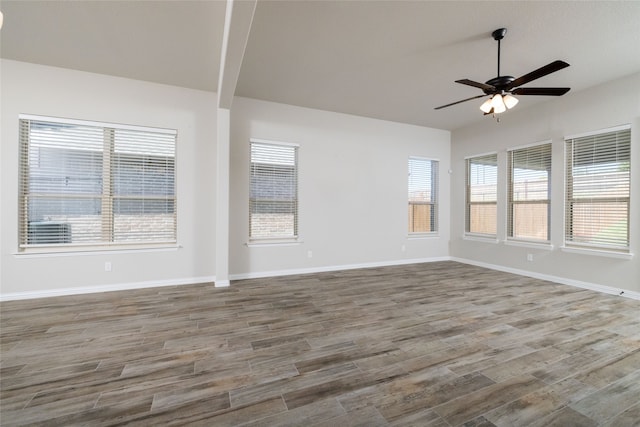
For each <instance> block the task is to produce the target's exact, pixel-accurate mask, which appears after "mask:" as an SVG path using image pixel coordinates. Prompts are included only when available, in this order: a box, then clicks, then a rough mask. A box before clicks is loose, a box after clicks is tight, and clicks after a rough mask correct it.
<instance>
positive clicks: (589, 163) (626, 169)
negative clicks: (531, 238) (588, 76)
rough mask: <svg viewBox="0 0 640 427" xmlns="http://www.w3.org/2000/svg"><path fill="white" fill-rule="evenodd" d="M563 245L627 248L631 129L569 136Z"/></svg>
mask: <svg viewBox="0 0 640 427" xmlns="http://www.w3.org/2000/svg"><path fill="white" fill-rule="evenodd" d="M565 143H566V150H567V152H566V161H567V169H566V170H567V189H566V201H565V207H566V209H565V242H566V244H567V246H583V247H595V248H603V249H611V250H620V251H625V252H626V251H628V250H629V194H630V191H629V187H630V182H631V177H630V169H631V164H630V163H631V161H630V159H631V157H630V151H631V129H630V127H629V126H624V127H620V128H616V129H609V130H607V131H605V132H600V133H597V134H591V135H587V136H577V137H571V138H567V139H566V140H565Z"/></svg>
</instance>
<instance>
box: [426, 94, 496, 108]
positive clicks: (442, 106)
mask: <svg viewBox="0 0 640 427" xmlns="http://www.w3.org/2000/svg"><path fill="white" fill-rule="evenodd" d="M485 96H487V95H485V94H482V95H477V96H472V97H471V98H467V99H463V100H462V101H456V102H452V103H451V104H447V105H441V106H439V107H436V108H434V110H440V109H442V108H446V107H451V106H452V105H456V104H460V103H462V102H467V101H471V100H472V99H478V98H483V97H485Z"/></svg>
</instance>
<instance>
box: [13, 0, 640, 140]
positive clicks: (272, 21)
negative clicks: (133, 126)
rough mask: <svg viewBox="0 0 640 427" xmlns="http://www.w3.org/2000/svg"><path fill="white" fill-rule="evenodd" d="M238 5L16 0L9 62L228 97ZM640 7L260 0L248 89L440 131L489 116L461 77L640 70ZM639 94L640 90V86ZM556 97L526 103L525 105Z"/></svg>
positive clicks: (583, 78) (595, 75) (243, 74)
mask: <svg viewBox="0 0 640 427" xmlns="http://www.w3.org/2000/svg"><path fill="white" fill-rule="evenodd" d="M225 7H226V3H225V2H224V1H188V0H174V1H143V0H137V1H117V0H111V1H57V0H50V1H24V0H3V1H2V2H1V3H0V9H1V10H2V12H3V13H4V27H3V28H2V30H1V32H0V55H1V56H2V58H7V59H14V60H19V61H25V62H33V63H39V64H44V65H51V66H56V67H63V68H71V69H76V70H82V71H89V72H95V73H102V74H109V75H114V76H120V77H127V78H133V79H139V80H146V81H151V82H157V83H163V84H170V85H177V86H183V87H187V88H193V89H200V90H208V91H215V90H216V88H217V85H218V77H219V68H220V55H221V46H222V39H223V28H224V22H225ZM639 22H640V2H637V1H627V2H622V1H620V2H601V1H597V2H588V1H580V2H550V1H539V2H538V1H512V2H505V1H498V2H483V1H470V2H463V1H442V2H440V1H330V0H328V1H311V0H306V1H305V0H291V1H268V0H259V1H258V3H257V6H256V9H255V14H254V18H253V22H252V26H251V31H250V33H249V38H248V43H247V47H246V50H245V54H244V58H243V61H242V68H241V70H240V74H239V79H238V84H237V87H236V95H239V96H245V97H250V98H257V99H263V100H268V101H275V102H281V103H286V104H293V105H299V106H304V107H310V108H317V109H323V110H329V111H336V112H342V113H348V114H356V115H361V116H366V117H373V118H379V119H385V120H393V121H397V122H402V123H410V124H416V125H422V126H429V127H434V128H440V129H450V130H451V129H456V128H459V127H462V126H465V125H468V124H472V123H474V122H477V121H480V120H483V119H484V118H483V117H482V114H481V113H480V111H479V109H478V107H479V105H480V103H481V101H482V100H475V101H469V102H467V103H463V104H459V105H456V106H452V107H450V108H448V109H444V110H438V111H436V110H434V107H436V106H439V105H442V104H446V103H449V102H453V101H457V100H460V99H464V98H468V97H471V96H474V95H477V94H481V92H480V90H479V89H475V88H473V87H469V86H463V85H460V84H456V83H454V80H458V79H463V78H468V79H471V80H475V81H479V82H484V81H486V80H488V79H490V78H492V77H495V76H496V72H497V70H496V65H497V44H496V42H495V41H494V40H493V39H492V38H491V32H492V31H493V30H494V29H496V28H500V27H506V28H507V29H508V32H507V35H506V38H505V39H504V40H503V41H502V58H501V60H502V61H501V72H502V73H501V74H509V75H512V76H515V77H518V76H520V75H522V74H525V73H527V72H529V71H532V70H533V69H536V68H538V67H540V66H542V65H545V64H547V63H549V62H551V61H553V60H556V59H562V60H564V61H566V62H568V63H569V64H571V66H570V67H569V68H566V69H564V70H561V71H559V72H557V73H554V74H552V75H549V76H546V77H543V78H541V79H540V80H538V81H536V82H535V84H530V86H569V87H571V88H572V89H571V92H569V93H568V94H567V95H565V96H571V94H572V92H576V91H581V90H587V89H588V88H589V87H592V86H595V85H598V84H601V83H604V82H606V81H610V80H613V79H616V78H619V77H622V76H625V75H630V74H634V73H637V72H640V25H639V24H638V23H639ZM636 89H637V88H636ZM554 99H555V98H552V97H537V96H528V97H522V98H521V102H520V104H519V105H518V107H517V108H519V109H524V108H527V107H529V106H532V105H535V104H537V103H541V102H554Z"/></svg>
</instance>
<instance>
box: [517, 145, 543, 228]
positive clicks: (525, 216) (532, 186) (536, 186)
mask: <svg viewBox="0 0 640 427" xmlns="http://www.w3.org/2000/svg"><path fill="white" fill-rule="evenodd" d="M508 162H509V165H508V170H509V181H508V186H509V189H508V206H509V212H508V213H509V214H508V216H507V223H508V224H507V230H508V236H509V237H511V238H514V239H526V240H542V241H548V240H549V218H550V194H551V188H550V185H551V144H542V145H537V146H532V147H527V148H522V149H517V150H511V151H509V153H508Z"/></svg>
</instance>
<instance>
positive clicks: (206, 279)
mask: <svg viewBox="0 0 640 427" xmlns="http://www.w3.org/2000/svg"><path fill="white" fill-rule="evenodd" d="M437 261H456V262H461V263H463V264H470V265H475V266H478V267H484V268H488V269H491V270H497V271H504V272H507V273H513V274H518V275H520V276H526V277H533V278H535V279H540V280H548V281H550V282H554V283H559V284H562V285H569V286H574V287H578V288H583V289H589V290H592V291H597V292H602V293H606V294H610V295H619V296H623V297H626V298H631V299H635V300H640V292H634V291H629V290H627V289H621V288H612V287H609V286H603V285H598V284H595V283H589V282H582V281H579V280H573V279H568V278H565V277H559V276H552V275H549V274H543V273H536V272H532V271H527V270H520V269H517V268H511V267H504V266H501V265H497V264H489V263H485V262H480V261H474V260H470V259H465V258H457V257H450V256H443V257H433V258H417V259H402V260H394V261H380V262H367V263H360V264H345V265H332V266H325V267H310V268H299V269H290V270H272V271H262V272H255V273H240V274H232V275H230V279H231V280H243V279H259V278H265V277H275V276H291V275H294V274H311V273H325V272H330V271H339V270H354V269H358V268H374V267H386V266H392V265H406V264H419V263H425V262H437ZM199 283H213V284H214V285H215V287H217V288H221V287H227V286H229V285H230V282H229V281H219V282H216V280H215V276H202V277H190V278H184V279H170V280H149V281H146V282H136V283H118V284H113V285H101V286H84V287H76V288H61V289H48V290H41V291H27V292H13V293H7V294H0V302H2V301H13V300H23V299H34V298H46V297H56V296H65V295H79V294H91V293H98V292H113V291H126V290H133V289H143V288H154V287H163V286H181V285H193V284H199Z"/></svg>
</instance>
